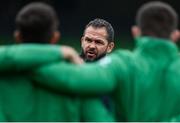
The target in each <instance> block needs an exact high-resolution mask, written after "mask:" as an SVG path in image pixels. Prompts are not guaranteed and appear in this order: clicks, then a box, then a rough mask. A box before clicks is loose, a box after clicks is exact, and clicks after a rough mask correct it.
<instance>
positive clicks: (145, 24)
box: [136, 1, 178, 39]
mask: <svg viewBox="0 0 180 123" xmlns="http://www.w3.org/2000/svg"><path fill="white" fill-rule="evenodd" d="M136 24H137V27H138V28H139V29H140V33H139V34H141V35H142V36H153V37H158V38H167V39H169V38H170V37H171V35H172V33H173V32H175V30H176V29H177V25H178V15H177V13H176V11H175V10H174V9H173V8H172V7H171V6H170V5H168V4H167V3H164V2H159V1H153V2H148V3H145V4H144V5H142V6H141V7H140V8H139V10H138V12H137V15H136ZM136 33H137V32H136Z"/></svg>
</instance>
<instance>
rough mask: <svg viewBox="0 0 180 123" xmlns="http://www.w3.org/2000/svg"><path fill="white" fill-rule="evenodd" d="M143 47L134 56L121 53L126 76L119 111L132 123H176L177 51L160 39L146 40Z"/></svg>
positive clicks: (122, 85)
mask: <svg viewBox="0 0 180 123" xmlns="http://www.w3.org/2000/svg"><path fill="white" fill-rule="evenodd" d="M139 43H140V44H138V47H137V48H136V49H135V51H134V52H133V53H132V54H127V53H126V52H125V53H120V52H119V54H121V60H122V59H124V61H125V64H126V69H124V73H123V74H124V75H126V76H125V77H124V78H121V81H120V83H119V89H118V90H119V93H120V95H119V96H117V100H119V103H118V104H119V107H118V108H119V109H118V110H119V111H122V113H121V114H122V117H124V120H128V121H171V120H174V118H177V116H179V115H180V110H179V109H178V104H179V103H180V98H179V97H180V96H179V94H180V92H179V91H178V88H179V86H180V83H178V82H179V81H180V78H179V77H180V76H179V75H180V74H179V73H180V72H179V73H178V71H177V70H178V68H177V65H175V63H174V60H175V59H177V58H178V52H177V47H176V46H175V44H173V43H171V42H168V41H166V40H160V39H156V38H142V39H141V40H140V42H139ZM172 64H174V65H173V66H176V67H174V69H172ZM176 64H177V63H176ZM178 64H180V62H178ZM119 74H120V73H119ZM177 120H178V119H177Z"/></svg>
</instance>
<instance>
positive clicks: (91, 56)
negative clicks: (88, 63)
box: [86, 51, 96, 59]
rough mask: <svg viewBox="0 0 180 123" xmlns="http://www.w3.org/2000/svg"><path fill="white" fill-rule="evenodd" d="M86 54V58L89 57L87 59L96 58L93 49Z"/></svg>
mask: <svg viewBox="0 0 180 123" xmlns="http://www.w3.org/2000/svg"><path fill="white" fill-rule="evenodd" d="M86 56H87V58H89V59H94V58H96V53H95V52H93V51H88V52H87V53H86Z"/></svg>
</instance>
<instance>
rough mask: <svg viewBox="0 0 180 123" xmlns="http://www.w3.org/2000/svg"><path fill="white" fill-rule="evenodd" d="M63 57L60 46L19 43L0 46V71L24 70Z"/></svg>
mask: <svg viewBox="0 0 180 123" xmlns="http://www.w3.org/2000/svg"><path fill="white" fill-rule="evenodd" d="M62 59H63V55H62V54H61V52H60V46H55V45H37V44H31V45H30V44H27V45H25V44H21V45H12V46H4V47H1V48H0V63H1V64H0V71H4V70H15V69H17V70H26V69H31V68H34V67H37V66H40V65H44V64H47V63H53V62H57V61H60V60H62Z"/></svg>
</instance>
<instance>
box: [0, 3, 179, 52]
mask: <svg viewBox="0 0 180 123" xmlns="http://www.w3.org/2000/svg"><path fill="white" fill-rule="evenodd" d="M34 1H42V2H46V3H48V4H50V5H52V6H53V7H54V8H55V10H56V11H57V13H58V16H59V19H60V28H59V29H60V31H61V36H62V37H61V41H60V42H59V43H60V44H67V45H71V46H73V47H75V48H76V49H77V50H78V51H80V38H81V36H82V33H83V30H84V27H85V25H86V24H87V23H88V22H89V21H91V20H92V19H94V18H102V19H105V20H107V21H108V22H110V23H111V24H112V26H113V27H114V30H115V48H119V47H122V48H128V49H132V48H133V46H134V41H133V38H132V37H131V32H130V29H131V26H132V25H134V24H135V21H134V18H135V15H136V11H137V9H138V8H139V6H140V5H142V4H143V3H145V2H148V1H150V0H124V1H123V0H2V1H0V45H2V44H11V43H13V42H14V39H13V31H14V29H15V28H14V19H15V16H16V14H17V12H18V11H19V10H20V9H21V8H22V7H23V6H24V5H26V4H28V3H30V2H34ZM164 2H167V3H169V4H171V5H172V6H173V7H174V8H175V10H176V11H177V12H178V13H180V4H179V2H178V0H166V1H164Z"/></svg>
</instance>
